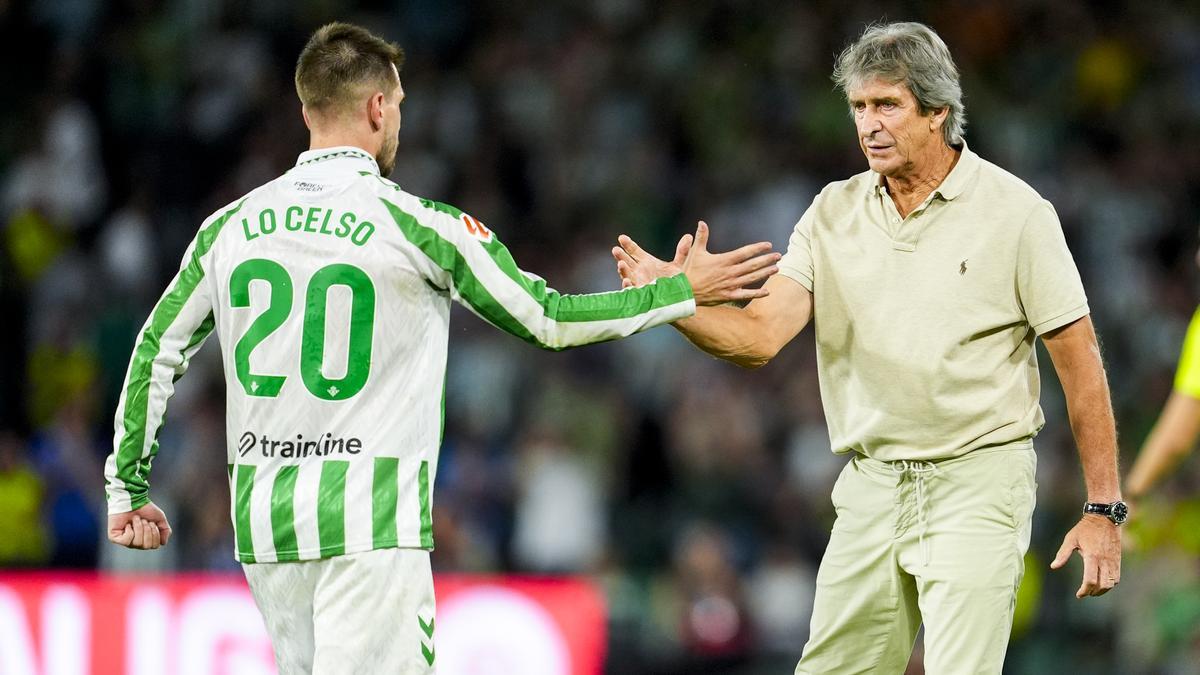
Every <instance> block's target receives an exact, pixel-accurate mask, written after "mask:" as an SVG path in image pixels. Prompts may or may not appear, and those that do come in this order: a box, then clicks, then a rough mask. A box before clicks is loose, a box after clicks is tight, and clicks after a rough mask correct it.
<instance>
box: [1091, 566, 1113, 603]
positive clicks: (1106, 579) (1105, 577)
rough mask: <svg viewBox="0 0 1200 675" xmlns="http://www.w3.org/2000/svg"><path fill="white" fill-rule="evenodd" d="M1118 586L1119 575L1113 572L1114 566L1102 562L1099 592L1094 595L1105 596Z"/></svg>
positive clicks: (1098, 585) (1098, 584)
mask: <svg viewBox="0 0 1200 675" xmlns="http://www.w3.org/2000/svg"><path fill="white" fill-rule="evenodd" d="M1116 585H1117V574H1116V572H1115V571H1113V568H1112V565H1111V564H1110V563H1108V562H1104V561H1102V562H1101V563H1100V577H1099V579H1098V583H1097V590H1096V592H1095V593H1094V594H1093V595H1104V594H1105V593H1107V592H1109V591H1111V590H1112V589H1113V587H1114V586H1116Z"/></svg>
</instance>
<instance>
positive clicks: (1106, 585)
mask: <svg viewBox="0 0 1200 675" xmlns="http://www.w3.org/2000/svg"><path fill="white" fill-rule="evenodd" d="M1072 551H1079V557H1081V558H1083V583H1082V584H1081V585H1080V586H1079V590H1078V591H1075V597H1077V598H1085V597H1087V596H1089V595H1093V596H1100V595H1104V594H1105V593H1107V592H1109V591H1111V590H1112V589H1113V587H1114V586H1116V585H1117V584H1119V583H1121V528H1120V527H1118V526H1117V525H1116V524H1114V523H1113V522H1112V521H1111V520H1109V519H1108V518H1105V517H1104V516H1096V515H1086V516H1084V517H1083V518H1082V519H1080V521H1079V523H1078V524H1077V525H1075V527H1073V528H1071V531H1070V532H1068V533H1067V536H1066V537H1064V538H1063V543H1062V546H1060V547H1059V548H1058V555H1057V556H1055V557H1054V562H1052V563H1050V569H1054V570H1057V569H1061V568H1062V567H1063V565H1066V564H1067V561H1068V560H1070V559H1071V552H1072Z"/></svg>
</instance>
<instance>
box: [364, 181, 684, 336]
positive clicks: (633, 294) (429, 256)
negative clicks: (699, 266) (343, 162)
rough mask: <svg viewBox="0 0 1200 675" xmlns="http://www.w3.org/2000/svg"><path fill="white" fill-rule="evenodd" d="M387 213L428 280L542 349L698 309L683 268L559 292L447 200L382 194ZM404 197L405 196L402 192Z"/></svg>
mask: <svg viewBox="0 0 1200 675" xmlns="http://www.w3.org/2000/svg"><path fill="white" fill-rule="evenodd" d="M382 201H383V204H384V206H385V208H386V209H387V210H388V212H389V213H390V215H391V218H392V220H393V221H394V222H395V223H396V225H397V226H398V227H399V228H400V230H401V232H402V233H403V235H404V237H405V238H406V239H407V240H408V241H409V242H410V243H411V244H412V245H413V246H415V247H416V248H417V249H418V250H419V251H420V254H421V257H422V258H423V260H422V261H418V262H419V263H420V264H419V265H418V267H419V268H420V269H422V271H423V273H424V274H426V276H427V278H428V280H429V281H430V283H433V284H435V285H437V286H439V287H441V288H447V289H449V290H450V291H451V293H452V296H453V297H454V298H455V299H456V300H457V301H459V302H460V303H462V304H463V305H465V306H466V307H467V308H468V309H470V310H471V311H472V312H474V313H475V314H476V315H478V316H479V317H480V318H482V319H484V320H485V321H487V322H489V323H491V324H492V325H494V326H496V327H498V328H500V329H502V330H504V331H506V332H508V333H511V334H512V335H515V336H517V337H519V338H521V339H522V340H525V341H526V342H529V343H531V344H534V345H536V346H538V347H541V348H543V349H551V350H560V349H567V348H569V347H575V346H579V345H586V344H591V343H595V342H603V341H606V340H613V339H616V338H620V337H625V336H627V335H631V334H633V333H636V332H638V331H641V330H645V329H647V328H651V327H654V326H658V325H661V324H664V323H669V322H671V321H677V320H679V319H683V318H687V317H689V316H691V315H692V314H694V313H695V311H696V303H695V299H694V298H693V296H692V288H691V285H690V284H689V283H688V281H687V278H686V277H684V275H682V274H679V275H676V276H673V277H668V278H662V279H658V280H657V281H655V282H653V283H651V284H648V285H646V286H643V287H641V288H627V289H623V290H620V291H613V292H608V293H590V294H582V295H567V294H561V293H559V292H557V291H555V290H554V289H552V288H550V287H549V286H547V284H546V282H545V281H544V280H542V279H541V278H539V277H537V276H535V275H532V274H528V273H526V272H524V271H522V270H521V269H520V268H518V267H517V264H516V261H514V260H513V257H512V255H511V254H510V253H509V251H508V249H507V248H505V246H504V244H502V243H500V240H499V238H497V237H496V235H495V234H494V233H492V232H491V231H490V230H488V229H487V228H486V227H485V226H484V225H483V224H482V223H480V222H479V221H478V220H476V219H475V218H472V217H471V216H469V215H467V214H465V213H463V212H462V211H459V210H458V209H456V208H454V207H452V206H448V205H446V204H439V203H437V202H431V201H428V200H419V201H418V202H417V203H416V204H408V203H405V207H406V208H402V207H401V206H400V205H398V204H397V203H393V202H392V201H390V200H388V199H382ZM405 202H407V200H405Z"/></svg>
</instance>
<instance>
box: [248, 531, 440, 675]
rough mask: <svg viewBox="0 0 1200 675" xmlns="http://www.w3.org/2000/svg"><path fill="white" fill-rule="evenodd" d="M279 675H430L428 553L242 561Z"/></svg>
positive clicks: (406, 550) (432, 656) (431, 607)
mask: <svg viewBox="0 0 1200 675" xmlns="http://www.w3.org/2000/svg"><path fill="white" fill-rule="evenodd" d="M242 568H243V569H244V570H245V572H246V580H247V581H248V582H249V583H250V593H251V594H252V595H253V596H254V601H255V603H257V604H258V608H259V611H261V612H262V615H263V619H264V620H265V621H266V624H267V634H268V635H270V636H271V646H272V648H274V650H275V663H276V665H277V666H278V668H279V673H280V675H310V674H312V675H343V674H347V673H353V674H354V675H366V674H369V673H380V674H381V675H382V674H383V673H388V674H389V675H392V674H400V673H402V674H404V675H410V674H411V675H432V674H433V673H434V665H435V663H434V661H435V658H436V653H435V652H434V645H433V630H434V625H433V611H434V600H433V574H432V572H431V571H430V568H429V552H428V551H424V550H420V549H412V548H385V549H379V550H376V551H366V552H364V553H354V554H351V555H343V556H337V557H334V558H326V559H324V560H309V561H303V562H282V563H255V564H252V565H242Z"/></svg>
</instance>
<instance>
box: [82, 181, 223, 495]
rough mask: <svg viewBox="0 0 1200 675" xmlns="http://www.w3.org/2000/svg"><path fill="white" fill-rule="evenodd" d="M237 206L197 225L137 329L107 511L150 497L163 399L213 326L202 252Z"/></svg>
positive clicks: (109, 464) (117, 425) (108, 471)
mask: <svg viewBox="0 0 1200 675" xmlns="http://www.w3.org/2000/svg"><path fill="white" fill-rule="evenodd" d="M240 206H241V205H240V204H238V205H237V206H234V207H233V208H231V209H230V210H228V211H226V212H225V213H224V214H223V215H221V216H220V217H218V218H216V219H215V220H212V221H211V222H209V223H208V224H206V226H204V227H202V228H201V229H200V233H199V234H198V235H197V236H196V239H195V240H194V241H193V242H192V243H191V245H190V246H189V247H188V249H187V252H186V253H185V254H184V256H183V262H182V263H181V264H180V267H179V272H178V273H177V274H176V275H175V278H174V279H173V280H172V281H171V284H170V285H169V286H168V287H167V290H166V292H165V293H164V294H163V296H162V297H161V298H160V299H159V301H158V303H157V304H156V305H155V306H154V309H153V310H152V311H151V312H150V317H149V318H148V319H146V323H145V325H143V326H142V329H141V331H140V332H139V333H138V337H137V343H136V345H135V346H134V349H133V357H132V358H131V359H130V362H129V370H128V371H127V373H126V375H125V384H124V386H123V387H122V389H121V398H120V401H119V403H118V404H117V413H116V420H115V422H114V431H115V433H114V436H113V451H112V454H110V455H109V456H108V459H107V460H106V462H105V464H104V482H105V492H106V493H107V497H108V512H109V513H124V512H126V511H132V510H133V509H136V508H139V507H141V506H144V505H146V504H147V503H149V501H150V495H149V490H150V483H149V477H150V464H151V462H152V461H153V460H154V456H155V455H156V454H157V453H158V432H159V430H160V429H161V428H162V424H163V419H164V416H165V414H166V407H167V400H168V399H169V398H171V395H172V394H173V393H174V392H175V381H176V380H177V379H179V377H181V376H182V375H183V373H184V372H185V371H186V370H187V367H188V362H189V361H190V360H191V358H192V356H193V355H194V354H195V353H196V352H197V351H198V350H199V349H200V347H201V345H203V344H204V341H205V339H206V338H207V337H208V335H209V334H210V333H211V332H212V330H213V327H214V325H215V323H214V319H213V297H212V290H211V284H209V283H206V280H205V276H206V272H207V271H208V265H207V261H206V255H207V254H208V252H209V250H210V249H211V248H212V245H213V242H214V241H215V240H216V238H217V235H218V234H219V233H220V231H221V228H222V227H223V226H224V224H225V223H226V221H228V220H229V219H230V217H232V216H233V214H234V213H236V212H237V210H238V209H239V208H240Z"/></svg>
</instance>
